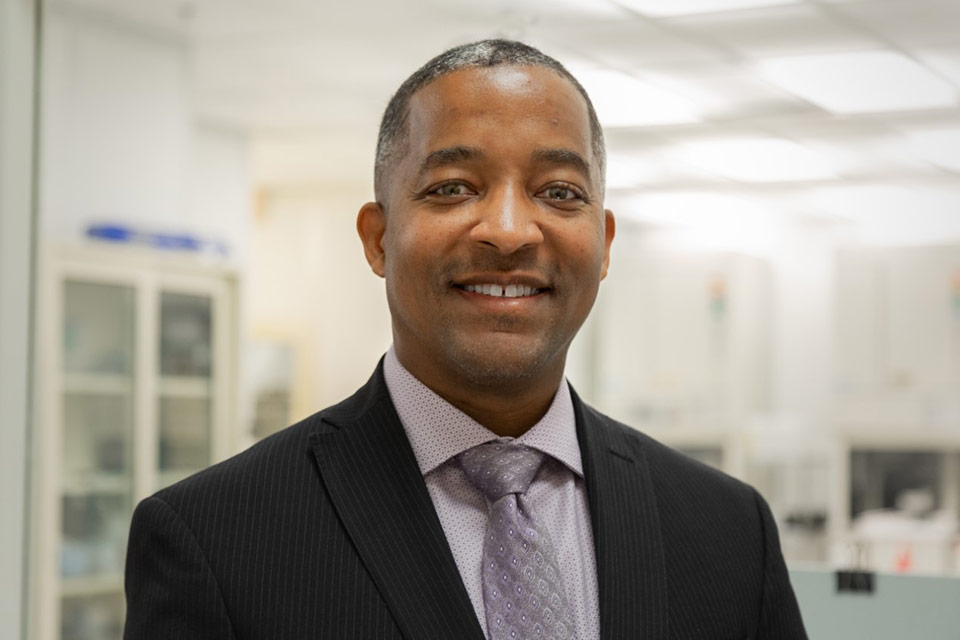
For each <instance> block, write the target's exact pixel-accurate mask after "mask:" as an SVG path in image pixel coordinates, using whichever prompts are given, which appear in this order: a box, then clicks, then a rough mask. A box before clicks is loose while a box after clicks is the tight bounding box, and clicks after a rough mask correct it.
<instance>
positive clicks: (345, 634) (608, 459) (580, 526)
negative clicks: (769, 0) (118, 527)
mask: <svg viewBox="0 0 960 640" xmlns="http://www.w3.org/2000/svg"><path fill="white" fill-rule="evenodd" d="M603 175H604V146H603V135H602V131H601V129H600V126H599V123H598V121H597V118H596V114H595V113H594V110H593V107H592V105H591V104H590V101H589V97H588V96H587V94H586V93H585V92H584V90H583V89H582V87H581V86H580V85H579V84H578V83H577V82H576V80H575V79H574V78H573V77H572V76H571V75H570V74H569V73H568V72H567V71H566V70H565V69H564V68H563V67H562V66H561V65H560V64H559V63H558V62H557V61H555V60H553V59H552V58H549V57H547V56H545V55H543V54H542V53H540V52H539V51H537V50H535V49H533V48H531V47H528V46H526V45H523V44H521V43H517V42H510V41H502V40H493V41H484V42H478V43H473V44H469V45H464V46H462V47H458V48H455V49H452V50H450V51H447V52H445V53H443V54H441V55H440V56H438V57H437V58H435V59H433V60H431V61H430V62H428V63H427V64H426V65H425V66H424V67H422V68H421V69H420V70H419V71H417V72H416V73H415V74H414V75H413V76H411V77H410V78H408V79H407V80H406V81H405V82H404V83H403V84H402V85H401V87H400V89H399V90H398V91H397V93H396V94H395V95H394V97H393V99H392V100H391V102H390V104H389V105H388V107H387V110H386V113H385V114H384V118H383V123H382V125H381V131H380V137H379V141H378V148H377V159H376V167H375V190H376V201H375V202H371V203H368V204H366V205H364V206H363V207H362V208H361V210H360V214H359V216H358V219H357V229H358V231H359V234H360V237H361V240H362V243H363V249H364V252H365V255H366V257H367V260H368V262H369V263H370V266H371V268H372V270H373V271H374V273H376V274H377V275H379V276H380V277H382V278H384V279H385V282H386V291H387V300H388V302H389V307H390V314H391V318H392V324H393V346H392V347H391V349H390V350H389V351H388V352H387V354H386V356H385V357H384V359H383V360H382V361H381V363H380V365H379V366H378V367H377V369H376V371H375V372H374V374H373V377H372V378H371V379H370V381H369V382H368V383H367V384H366V385H365V386H364V387H363V388H362V389H360V390H359V391H358V392H357V393H356V394H355V395H354V396H352V397H351V398H349V399H347V400H345V401H344V402H342V403H340V404H338V405H336V406H334V407H331V408H329V409H326V410H324V411H321V412H320V413H318V414H316V415H314V416H312V417H310V418H308V419H307V420H305V421H303V422H301V423H299V424H297V425H294V426H292V427H290V428H289V429H286V430H284V431H283V432H281V433H279V434H277V435H276V436H273V437H271V438H269V439H267V440H265V441H264V442H262V443H260V444H258V445H256V446H254V447H252V448H251V449H249V450H248V451H246V452H244V453H242V454H240V455H239V456H236V457H234V458H232V459H230V460H228V461H226V462H224V463H222V464H220V465H217V466H215V467H212V468H211V469H208V470H207V471H205V472H202V473H200V474H198V475H196V476H194V477H192V478H189V479H187V480H185V481H184V482H182V483H179V484H177V485H174V486H173V487H170V488H168V489H165V490H163V491H161V492H160V493H158V494H157V495H155V496H153V497H151V498H149V499H147V500H145V501H144V502H143V503H141V505H140V506H139V507H138V508H137V511H136V514H135V516H134V521H133V524H132V528H131V537H130V545H129V556H128V563H127V584H126V589H127V601H128V619H127V625H126V631H125V637H126V638H128V639H129V638H197V639H200V638H203V639H210V638H314V637H315V638H338V639H340V638H358V639H359V638H407V639H409V640H421V639H429V638H435V639H437V640H439V639H450V638H456V639H461V638H472V639H476V640H480V639H481V638H484V637H486V638H490V639H493V640H501V639H511V640H513V639H524V638H544V639H546V638H558V639H559V638H567V639H571V638H580V639H584V640H588V639H593V638H601V637H602V638H624V639H627V638H630V639H633V638H644V639H654V638H657V639H666V638H688V639H694V638H697V639H701V638H702V639H704V640H717V639H726V638H731V639H732V638H766V639H771V640H773V639H776V640H791V639H794V638H805V637H806V636H805V633H804V630H803V624H802V621H801V619H800V614H799V611H798V609H797V605H796V601H795V599H794V596H793V592H792V590H791V587H790V584H789V581H788V578H787V573H786V569H785V567H784V563H783V558H782V555H781V552H780V548H779V543H778V539H777V532H776V527H775V525H774V523H773V519H772V517H771V515H770V512H769V509H768V508H767V506H766V504H765V503H764V501H763V499H762V498H761V497H760V496H759V495H758V494H757V493H756V492H755V491H754V490H753V489H751V488H750V487H748V486H746V485H744V484H742V483H740V482H738V481H736V480H734V479H732V478H729V477H727V476H724V475H723V474H721V473H719V472H717V471H714V470H712V469H709V468H706V467H704V466H702V465H700V464H698V463H696V462H693V461H691V460H689V459H688V458H685V457H684V456H682V455H680V454H678V453H676V452H674V451H671V450H670V449H668V448H666V447H664V446H662V445H660V444H658V443H656V442H654V441H653V440H651V439H649V438H647V437H646V436H644V435H642V434H640V433H639V432H637V431H634V430H632V429H630V428H629V427H626V426H624V425H621V424H619V423H617V422H615V421H613V420H611V419H610V418H607V417H606V416H603V415H602V414H600V413H598V412H596V411H594V410H593V409H591V408H590V407H589V406H587V405H585V404H584V403H582V402H581V401H580V400H579V399H578V398H577V396H576V394H575V393H574V391H573V390H572V389H571V388H570V387H569V385H568V384H567V383H566V382H565V380H564V377H563V371H564V366H565V361H566V355H567V350H568V348H569V346H570V342H571V341H572V340H573V338H574V336H575V335H576V333H577V331H578V330H579V328H580V326H581V325H582V324H583V322H584V320H585V319H586V317H587V315H588V313H589V312H590V309H591V307H592V306H593V302H594V300H595V298H596V295H597V291H598V288H599V286H600V281H601V280H602V279H603V277H604V276H605V275H606V271H607V267H608V263H609V257H610V246H611V243H612V241H613V238H614V230H615V226H614V218H613V214H612V213H611V212H610V211H606V210H604V208H603V195H604V185H603Z"/></svg>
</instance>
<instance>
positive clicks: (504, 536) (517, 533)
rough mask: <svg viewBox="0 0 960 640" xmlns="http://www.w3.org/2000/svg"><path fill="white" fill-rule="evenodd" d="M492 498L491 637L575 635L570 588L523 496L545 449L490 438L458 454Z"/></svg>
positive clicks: (516, 639) (488, 556) (486, 579)
mask: <svg viewBox="0 0 960 640" xmlns="http://www.w3.org/2000/svg"><path fill="white" fill-rule="evenodd" d="M457 460H458V462H459V463H460V468H461V469H463V471H464V473H465V474H466V476H467V478H468V479H469V480H470V482H471V483H473V485H474V486H475V487H476V488H477V489H479V490H480V492H481V493H483V494H484V495H485V496H486V497H487V498H488V499H489V500H490V502H491V505H490V515H489V518H488V520H487V531H486V535H485V537H484V542H483V571H482V576H483V605H484V608H485V609H486V614H487V634H488V636H489V637H490V639H491V640H528V639H529V640H551V639H555V640H574V638H575V636H574V629H573V624H572V621H571V617H570V611H569V608H568V607H567V597H566V592H565V591H564V588H563V582H562V581H561V576H560V569H559V567H558V566H557V559H556V554H555V551H554V547H553V543H552V542H551V540H550V536H549V535H547V531H546V529H544V527H543V526H542V525H540V524H539V523H538V522H536V521H535V520H534V519H533V516H532V515H531V514H530V512H529V511H527V509H526V508H525V506H524V501H523V500H521V499H520V496H522V495H523V494H524V493H525V492H526V490H527V488H528V487H529V486H530V483H531V482H532V481H533V477H534V476H535V475H536V474H537V470H538V469H539V468H540V464H541V463H542V462H543V454H542V453H540V452H539V451H536V450H534V449H530V448H528V447H525V446H523V445H519V444H506V443H502V442H490V443H487V444H481V445H479V446H476V447H473V448H472V449H469V450H467V451H464V452H463V453H461V454H460V455H459V456H458V457H457Z"/></svg>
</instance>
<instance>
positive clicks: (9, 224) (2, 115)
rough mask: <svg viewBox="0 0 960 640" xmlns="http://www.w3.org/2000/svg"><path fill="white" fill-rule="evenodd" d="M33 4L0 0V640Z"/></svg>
mask: <svg viewBox="0 0 960 640" xmlns="http://www.w3.org/2000/svg"><path fill="white" fill-rule="evenodd" d="M36 11H37V0H0V504H2V505H3V509H4V514H5V515H4V517H3V518H0V576H2V578H0V638H11V639H14V638H19V639H25V638H26V637H27V635H26V629H25V624H26V615H25V604H26V603H25V599H24V597H23V594H24V593H26V592H27V589H26V586H27V581H26V575H27V570H28V567H27V563H26V562H25V560H24V559H25V558H26V557H27V549H26V546H25V543H26V537H25V535H24V532H25V523H26V521H27V518H28V516H29V514H28V512H27V505H28V504H29V503H28V501H27V500H26V492H27V490H28V486H29V484H28V482H27V474H28V473H29V453H30V450H29V432H30V414H31V412H30V390H31V386H30V383H29V381H30V377H31V375H32V369H31V348H30V344H31V335H32V334H31V326H32V325H33V322H32V319H33V305H32V294H31V292H32V291H33V288H34V277H33V274H34V270H33V256H34V244H35V235H34V229H35V226H36V225H35V224H34V211H35V208H34V203H33V184H34V175H33V173H34V172H33V140H34V135H33V132H34V124H35V123H34V87H35V82H36V67H35V64H34V45H35V42H36V33H35V26H36Z"/></svg>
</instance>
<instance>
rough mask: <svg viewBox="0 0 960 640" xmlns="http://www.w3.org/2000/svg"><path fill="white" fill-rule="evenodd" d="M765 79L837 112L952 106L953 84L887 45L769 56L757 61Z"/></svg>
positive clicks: (954, 96) (953, 98)
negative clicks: (887, 48) (879, 48)
mask: <svg viewBox="0 0 960 640" xmlns="http://www.w3.org/2000/svg"><path fill="white" fill-rule="evenodd" d="M758 69H759V71H760V73H761V75H762V76H763V77H764V78H766V79H767V80H768V81H769V82H772V83H774V84H776V85H777V86H780V87H782V88H783V89H785V90H787V91H789V92H791V93H793V94H795V95H797V96H800V97H801V98H804V99H806V100H809V101H810V102H812V103H814V104H816V105H818V106H820V107H822V108H824V109H826V110H827V111H831V112H833V113H837V114H854V113H871V112H873V113H876V112H884V111H909V110H919V109H936V108H947V107H953V106H955V105H956V104H957V90H956V89H955V88H954V87H953V86H951V85H950V84H949V83H947V82H945V81H944V80H941V79H940V78H939V77H937V76H936V75H934V74H933V73H931V72H930V71H929V70H927V69H926V68H925V67H923V66H921V65H919V64H917V63H916V62H914V61H912V60H910V59H909V58H907V57H906V56H903V55H900V54H898V53H893V52H890V51H860V52H850V53H832V54H817V55H802V56H789V57H783V58H772V59H769V60H764V61H762V62H760V63H759V64H758Z"/></svg>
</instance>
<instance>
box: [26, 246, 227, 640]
mask: <svg viewBox="0 0 960 640" xmlns="http://www.w3.org/2000/svg"><path fill="white" fill-rule="evenodd" d="M44 260H45V264H44V268H43V269H41V272H42V274H43V283H42V291H41V293H40V296H39V309H40V310H39V313H38V316H39V321H38V340H37V344H38V349H37V354H38V359H39V360H40V361H41V362H43V363H45V364H44V369H43V370H44V371H45V372H47V373H46V374H45V379H44V381H43V383H42V384H40V385H39V386H38V388H37V392H38V399H37V415H38V419H37V424H38V430H37V436H36V441H37V444H36V450H37V451H38V452H39V454H41V455H38V456H37V469H38V470H37V478H38V480H37V500H36V503H37V504H36V506H35V509H36V510H37V516H36V518H37V525H36V536H35V540H34V544H33V545H32V546H33V557H32V560H33V562H34V563H35V564H34V566H35V567H36V575H37V579H36V581H35V583H34V584H33V585H32V586H31V587H32V593H31V597H32V600H33V601H34V602H35V603H36V606H35V607H33V611H32V613H31V615H32V616H33V619H32V622H31V624H32V626H33V629H34V631H33V632H32V633H31V637H32V638H36V639H37V640H57V639H58V638H116V637H119V635H121V634H122V631H121V630H122V623H123V609H124V607H123V565H124V556H125V547H126V540H127V537H128V535H129V533H128V532H129V527H130V518H131V515H132V512H133V509H134V508H135V506H136V504H137V503H138V502H139V501H140V500H142V499H144V498H146V497H147V496H149V495H151V494H153V493H154V492H155V491H157V490H158V489H160V488H162V487H163V486H167V485H169V484H171V483H173V482H175V481H177V480H180V479H181V478H184V477H186V476H187V475H190V474H191V473H194V472H195V471H198V470H200V469H202V468H204V467H206V466H208V465H210V464H212V463H214V462H217V461H218V460H222V459H224V458H226V457H227V456H228V455H230V454H231V453H233V451H234V450H233V434H232V432H231V425H234V424H236V420H235V419H234V415H235V409H236V407H235V403H236V379H235V376H234V375H233V374H232V372H233V370H234V363H235V361H236V348H237V345H236V337H237V331H236V326H235V322H236V321H235V319H236V304H235V288H236V281H235V276H234V275H233V274H232V273H231V272H228V271H225V270H223V269H206V268H204V267H203V266H202V265H199V264H194V263H193V262H190V261H178V260H174V259H173V258H170V260H169V261H166V259H164V263H163V264H160V263H158V262H157V257H156V255H155V254H153V253H149V252H135V251H130V252H115V251H112V250H111V249H110V248H106V247H94V246H90V247H84V248H63V247H50V248H49V250H48V251H47V252H46V253H45V257H44ZM167 374H172V375H167ZM37 612H43V613H42V615H38V614H37Z"/></svg>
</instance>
